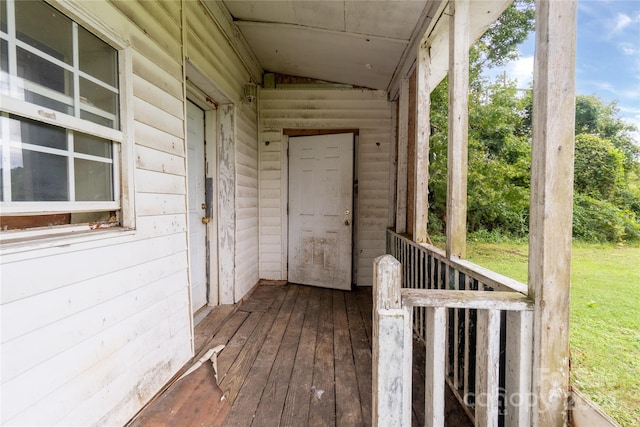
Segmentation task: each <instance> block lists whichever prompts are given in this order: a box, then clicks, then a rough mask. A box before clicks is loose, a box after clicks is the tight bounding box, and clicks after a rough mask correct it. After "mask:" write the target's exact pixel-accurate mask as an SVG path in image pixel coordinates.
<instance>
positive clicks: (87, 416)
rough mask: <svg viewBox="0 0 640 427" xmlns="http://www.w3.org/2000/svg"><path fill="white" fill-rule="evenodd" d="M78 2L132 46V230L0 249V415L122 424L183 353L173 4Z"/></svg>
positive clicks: (185, 306) (178, 70) (178, 50)
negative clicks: (27, 247) (17, 249)
mask: <svg viewBox="0 0 640 427" xmlns="http://www.w3.org/2000/svg"><path fill="white" fill-rule="evenodd" d="M77 7H78V8H79V9H81V10H82V11H83V12H85V13H86V14H87V15H88V16H89V17H90V19H92V20H93V21H94V22H97V23H103V24H104V26H105V27H108V28H110V29H111V30H112V31H113V32H115V33H116V34H117V35H118V38H120V41H121V42H122V41H123V42H124V44H128V45H130V50H131V55H130V57H131V65H130V66H131V68H132V71H133V75H132V80H131V87H132V89H133V94H123V97H122V98H121V99H122V100H123V102H124V97H126V96H130V97H131V98H130V99H131V101H132V105H131V107H132V108H133V114H132V116H131V117H133V123H131V126H132V127H133V131H132V135H133V137H134V141H126V142H125V144H135V147H134V150H133V151H134V163H135V165H134V170H135V172H134V183H131V182H129V183H127V184H129V185H130V184H134V187H135V206H136V211H135V214H136V230H135V231H134V232H130V233H117V232H114V233H113V235H112V236H110V237H108V238H102V239H99V240H98V239H96V240H92V241H86V242H84V243H72V244H68V245H61V246H59V247H49V248H46V249H34V250H26V251H22V252H16V253H9V254H6V255H3V256H2V261H1V262H2V293H1V303H2V373H1V374H2V405H1V406H2V420H1V421H2V424H3V425H5V424H6V425H15V424H20V425H123V424H125V423H126V422H127V420H128V419H130V417H131V416H132V415H133V414H135V412H136V411H138V410H139V409H140V408H141V407H142V405H144V404H145V403H146V402H147V401H148V400H149V399H150V398H151V397H152V396H153V395H154V394H155V393H156V392H157V391H158V389H159V388H160V387H161V386H162V385H163V384H164V383H165V382H166V381H167V380H169V378H171V376H172V375H173V374H174V373H175V372H176V371H177V370H178V369H179V368H180V367H181V366H182V365H183V364H184V362H185V361H186V360H187V359H188V358H189V357H190V356H191V334H192V332H191V319H190V309H189V289H188V270H187V268H188V261H187V237H186V230H187V226H186V170H185V144H184V124H183V120H184V117H183V114H184V103H183V85H182V61H181V57H182V47H181V43H182V42H181V31H182V30H181V28H180V20H181V18H180V3H179V2H138V1H131V0H127V1H116V2H111V3H109V2H97V1H96V2H83V3H82V4H78V5H77ZM69 13H73V12H72V11H71V12H69ZM83 24H85V25H86V26H88V27H89V28H90V27H91V25H90V24H91V23H83ZM131 95H132V96H131ZM254 122H255V120H254ZM254 169H255V168H254ZM254 176H255V173H254Z"/></svg>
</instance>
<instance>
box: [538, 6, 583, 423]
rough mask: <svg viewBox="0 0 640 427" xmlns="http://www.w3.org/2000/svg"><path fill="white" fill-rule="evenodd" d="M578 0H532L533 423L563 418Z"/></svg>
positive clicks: (566, 385)
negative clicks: (533, 11)
mask: <svg viewBox="0 0 640 427" xmlns="http://www.w3.org/2000/svg"><path fill="white" fill-rule="evenodd" d="M575 51H576V1H574V0H565V1H553V0H538V1H537V2H536V53H535V67H534V78H533V82H534V86H533V90H534V93H533V123H532V125H533V142H532V148H531V210H530V217H531V219H530V237H529V296H530V297H531V298H532V299H533V300H534V301H535V309H534V327H533V392H534V394H535V396H534V397H535V401H536V402H537V407H536V408H534V410H533V414H532V416H533V424H532V425H534V426H545V427H547V426H549V427H552V426H563V425H567V422H568V397H569V294H570V288H569V285H570V268H571V225H572V210H573V151H574V125H575V116H574V114H575Z"/></svg>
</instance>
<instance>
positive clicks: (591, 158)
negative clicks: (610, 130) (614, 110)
mask: <svg viewBox="0 0 640 427" xmlns="http://www.w3.org/2000/svg"><path fill="white" fill-rule="evenodd" d="M623 161H624V156H623V154H622V153H621V152H620V151H619V150H617V149H616V148H615V147H614V146H613V144H612V143H611V142H609V141H608V140H606V139H602V138H600V137H599V136H595V135H589V134H584V133H583V134H579V135H577V136H576V146H575V162H574V164H575V172H574V178H573V186H574V191H575V192H576V193H579V194H583V195H586V196H590V197H592V198H595V199H599V200H607V201H613V200H614V197H615V194H616V190H617V189H618V188H619V187H620V186H622V184H623V183H624V166H623Z"/></svg>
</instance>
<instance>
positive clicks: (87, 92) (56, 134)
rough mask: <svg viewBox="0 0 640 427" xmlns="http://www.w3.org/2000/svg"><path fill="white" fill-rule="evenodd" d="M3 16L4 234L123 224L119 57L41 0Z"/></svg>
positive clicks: (0, 181) (0, 0)
mask: <svg viewBox="0 0 640 427" xmlns="http://www.w3.org/2000/svg"><path fill="white" fill-rule="evenodd" d="M0 17H1V19H0V64H1V70H0V72H1V77H0V94H1V96H2V102H1V103H0V137H1V147H0V149H1V154H2V161H1V162H0V222H1V224H0V225H1V229H2V231H6V230H13V229H26V228H33V227H49V226H52V225H69V224H92V228H95V227H96V225H98V226H106V225H114V224H117V223H118V221H119V219H118V217H119V215H120V210H121V203H120V165H119V154H118V153H119V152H120V145H121V144H122V139H123V136H122V132H121V131H120V106H119V98H120V89H119V86H120V85H119V71H118V70H119V62H118V51H117V50H116V49H115V48H113V47H112V46H111V45H109V44H108V43H106V42H105V41H103V40H102V39H100V38H98V37H97V36H96V35H94V34H92V33H91V32H89V31H88V30H86V29H85V28H84V27H82V26H81V25H79V24H78V23H77V22H74V21H73V20H72V19H70V18H69V17H67V16H65V15H64V14H63V13H61V12H59V11H58V10H57V9H55V8H53V7H52V6H50V5H48V4H47V3H45V2H43V1H20V0H0Z"/></svg>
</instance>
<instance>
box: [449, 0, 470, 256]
mask: <svg viewBox="0 0 640 427" xmlns="http://www.w3.org/2000/svg"><path fill="white" fill-rule="evenodd" d="M449 13H450V16H451V17H450V18H449V22H450V24H449V144H448V147H447V150H448V153H447V244H446V250H447V257H448V258H451V256H452V255H455V256H458V257H460V258H463V257H464V256H465V255H466V241H467V157H468V155H467V139H468V133H469V25H470V19H469V0H455V1H453V2H450V3H449Z"/></svg>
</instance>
